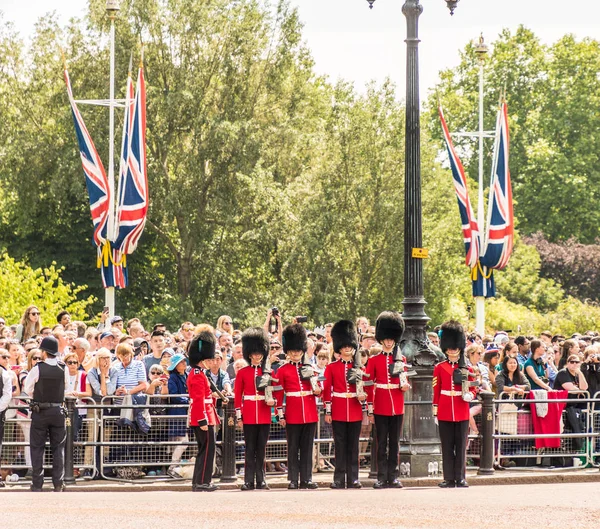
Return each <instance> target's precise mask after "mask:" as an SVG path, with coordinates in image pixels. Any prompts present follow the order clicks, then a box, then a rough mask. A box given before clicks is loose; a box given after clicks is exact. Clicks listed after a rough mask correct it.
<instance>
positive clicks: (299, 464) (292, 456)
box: [275, 324, 319, 489]
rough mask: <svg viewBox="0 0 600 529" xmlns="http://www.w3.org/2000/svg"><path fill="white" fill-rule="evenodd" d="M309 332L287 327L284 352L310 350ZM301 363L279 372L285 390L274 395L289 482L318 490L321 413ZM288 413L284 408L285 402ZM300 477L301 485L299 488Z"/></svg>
mask: <svg viewBox="0 0 600 529" xmlns="http://www.w3.org/2000/svg"><path fill="white" fill-rule="evenodd" d="M307 345H308V343H307V338H306V330H305V329H304V327H302V325H300V324H294V325H288V326H287V327H286V328H285V329H284V330H283V350H284V351H285V352H286V353H287V352H288V351H304V352H306V350H307ZM302 365H303V364H302V362H289V363H287V364H285V365H283V366H281V367H280V368H279V369H278V370H277V379H278V380H279V385H280V386H281V387H282V390H281V391H277V392H276V394H275V400H276V401H277V402H278V403H280V404H279V405H278V407H277V413H278V418H279V420H281V419H285V422H286V427H285V429H286V436H287V442H288V479H289V481H290V484H289V486H288V488H290V489H297V488H301V489H316V488H318V485H317V484H316V483H314V482H313V481H312V462H313V444H314V441H315V433H316V430H317V421H318V420H319V413H318V411H317V399H316V397H315V394H314V393H313V388H312V385H311V382H310V380H303V379H302V377H301V374H300V370H301V368H302ZM284 395H285V411H284V408H283V407H282V406H281V403H283V402H284ZM298 476H300V484H299V485H298Z"/></svg>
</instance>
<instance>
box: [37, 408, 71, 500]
mask: <svg viewBox="0 0 600 529" xmlns="http://www.w3.org/2000/svg"><path fill="white" fill-rule="evenodd" d="M48 437H50V450H51V451H52V483H53V485H54V486H55V487H60V486H61V485H62V484H63V480H64V477H65V441H66V439H67V430H66V428H65V416H64V415H63V412H62V408H48V409H45V410H40V411H39V412H37V413H36V412H33V413H32V414H31V437H30V446H31V467H32V471H33V474H32V477H31V480H32V486H33V488H34V489H41V488H42V487H43V485H44V447H45V445H46V439H47V438H48Z"/></svg>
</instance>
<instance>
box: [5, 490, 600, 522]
mask: <svg viewBox="0 0 600 529" xmlns="http://www.w3.org/2000/svg"><path fill="white" fill-rule="evenodd" d="M0 501H1V502H2V503H1V505H2V507H1V508H0V509H1V510H2V511H3V512H4V513H5V514H6V516H8V517H9V519H11V520H12V527H14V528H19V529H29V528H32V529H33V528H35V529H54V528H56V529H58V528H61V529H71V528H74V529H75V528H77V529H80V528H82V527H83V528H85V529H127V528H135V529H142V528H143V529H147V528H148V529H159V528H160V529H171V528H173V529H186V528H188V527H189V528H194V529H198V528H204V527H206V528H210V529H220V528H223V529H246V528H251V529H288V528H289V529H320V528H323V529H371V528H380V527H394V528H396V529H403V528H406V529H408V528H413V527H414V528H436V529H463V528H464V529H487V528H490V529H492V528H493V529H500V528H502V529H505V528H509V529H522V528H526V527H536V528H540V529H553V528H560V529H570V528H575V527H577V528H579V529H598V528H600V491H599V488H598V484H597V483H568V484H548V485H510V486H508V485H501V486H479V487H471V488H470V489H454V490H440V489H437V488H407V489H403V490H380V491H377V490H373V489H363V490H347V491H337V490H336V491H334V490H318V491H287V490H273V491H252V492H240V491H222V492H212V493H192V492H171V491H169V492H82V493H77V492H71V493H69V492H65V493H61V494H56V493H53V492H44V493H41V494H40V493H30V492H23V493H14V494H12V493H11V494H2V493H1V492H0ZM2 525H3V526H4V524H2ZM7 527H11V524H9V526H7Z"/></svg>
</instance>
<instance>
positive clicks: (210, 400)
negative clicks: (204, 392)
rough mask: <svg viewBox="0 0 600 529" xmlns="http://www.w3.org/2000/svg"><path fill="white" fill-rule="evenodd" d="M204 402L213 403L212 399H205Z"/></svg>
mask: <svg viewBox="0 0 600 529" xmlns="http://www.w3.org/2000/svg"><path fill="white" fill-rule="evenodd" d="M204 404H213V400H212V399H204Z"/></svg>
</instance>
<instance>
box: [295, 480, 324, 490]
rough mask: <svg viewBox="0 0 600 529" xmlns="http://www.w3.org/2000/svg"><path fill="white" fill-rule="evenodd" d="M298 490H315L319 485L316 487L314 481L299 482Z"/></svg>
mask: <svg viewBox="0 0 600 529" xmlns="http://www.w3.org/2000/svg"><path fill="white" fill-rule="evenodd" d="M300 488H301V489H309V490H315V489H318V488H319V485H317V484H316V483H315V482H314V481H301V482H300Z"/></svg>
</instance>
